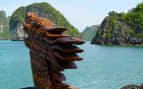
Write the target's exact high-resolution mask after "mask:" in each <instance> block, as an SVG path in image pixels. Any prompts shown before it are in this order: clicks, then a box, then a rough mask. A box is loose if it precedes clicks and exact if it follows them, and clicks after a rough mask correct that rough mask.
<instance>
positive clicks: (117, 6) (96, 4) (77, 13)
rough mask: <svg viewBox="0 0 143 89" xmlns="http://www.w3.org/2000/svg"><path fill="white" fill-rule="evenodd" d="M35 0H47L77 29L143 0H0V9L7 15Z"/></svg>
mask: <svg viewBox="0 0 143 89" xmlns="http://www.w3.org/2000/svg"><path fill="white" fill-rule="evenodd" d="M37 2H48V3H50V4H51V5H52V6H53V7H54V8H56V9H57V10H58V11H60V12H61V13H62V14H63V15H64V17H66V19H67V20H68V21H69V22H70V23H71V24H72V25H73V26H74V27H76V28H77V29H79V31H80V32H81V31H83V30H84V29H85V28H86V27H87V26H91V25H99V24H101V22H102V21H103V19H104V18H105V16H107V15H108V13H109V12H110V11H116V12H127V11H128V10H130V9H131V8H135V7H136V5H137V4H139V3H141V2H143V0H0V10H5V11H6V13H7V16H11V15H12V13H13V12H14V11H15V10H16V9H17V8H18V7H20V6H26V5H29V4H32V3H37Z"/></svg>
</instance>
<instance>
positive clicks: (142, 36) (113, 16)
mask: <svg viewBox="0 0 143 89" xmlns="http://www.w3.org/2000/svg"><path fill="white" fill-rule="evenodd" d="M91 43H92V44H102V45H136V46H137V45H141V46H143V3H140V4H139V5H137V6H136V8H133V9H131V10H129V11H128V13H116V12H114V11H111V12H110V13H109V16H107V17H105V19H104V20H103V22H102V24H101V26H100V28H99V30H98V31H97V32H96V35H95V37H94V38H93V40H92V42H91Z"/></svg>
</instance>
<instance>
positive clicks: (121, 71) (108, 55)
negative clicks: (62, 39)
mask: <svg viewBox="0 0 143 89" xmlns="http://www.w3.org/2000/svg"><path fill="white" fill-rule="evenodd" d="M80 47H81V48H82V49H84V50H85V52H84V53H82V54H79V55H80V56H82V57H83V58H84V60H83V61H81V62H77V64H78V67H79V68H78V69H77V70H66V71H65V74H66V76H67V82H68V83H71V85H72V86H77V87H78V88H80V89H120V88H121V87H122V86H124V85H128V84H139V85H140V84H141V83H143V48H139V47H136V48H133V47H107V46H95V45H90V44H89V42H87V43H86V44H85V45H82V46H80ZM28 52H29V51H28V49H27V48H26V47H25V45H24V43H23V42H12V41H0V79H1V81H0V89H20V88H22V87H29V86H33V83H32V73H31V70H30V60H29V55H28V54H29V53H28Z"/></svg>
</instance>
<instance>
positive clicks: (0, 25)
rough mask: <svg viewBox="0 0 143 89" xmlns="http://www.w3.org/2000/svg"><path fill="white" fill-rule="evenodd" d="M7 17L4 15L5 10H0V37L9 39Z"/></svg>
mask: <svg viewBox="0 0 143 89" xmlns="http://www.w3.org/2000/svg"><path fill="white" fill-rule="evenodd" d="M8 28H9V17H6V13H5V11H0V39H1V40H3V39H4V40H5V39H9V30H8Z"/></svg>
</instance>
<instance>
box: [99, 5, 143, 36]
mask: <svg viewBox="0 0 143 89" xmlns="http://www.w3.org/2000/svg"><path fill="white" fill-rule="evenodd" d="M108 14H109V16H108V17H106V18H105V20H107V19H109V18H110V21H109V25H110V27H111V30H113V29H114V27H115V25H116V23H117V21H118V22H120V23H122V22H123V23H125V24H127V25H128V26H129V28H130V29H124V26H123V25H122V24H119V23H118V32H117V34H118V35H122V33H121V30H122V29H124V30H126V34H127V37H129V36H138V37H143V36H142V35H141V34H143V3H140V4H139V5H137V6H136V8H133V9H131V10H130V11H129V12H128V13H123V12H121V13H116V12H115V11H111V12H109V13H108ZM108 31H109V30H108ZM99 32H100V31H99ZM100 34H101V32H100ZM101 35H102V34H101ZM108 38H111V35H108Z"/></svg>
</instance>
